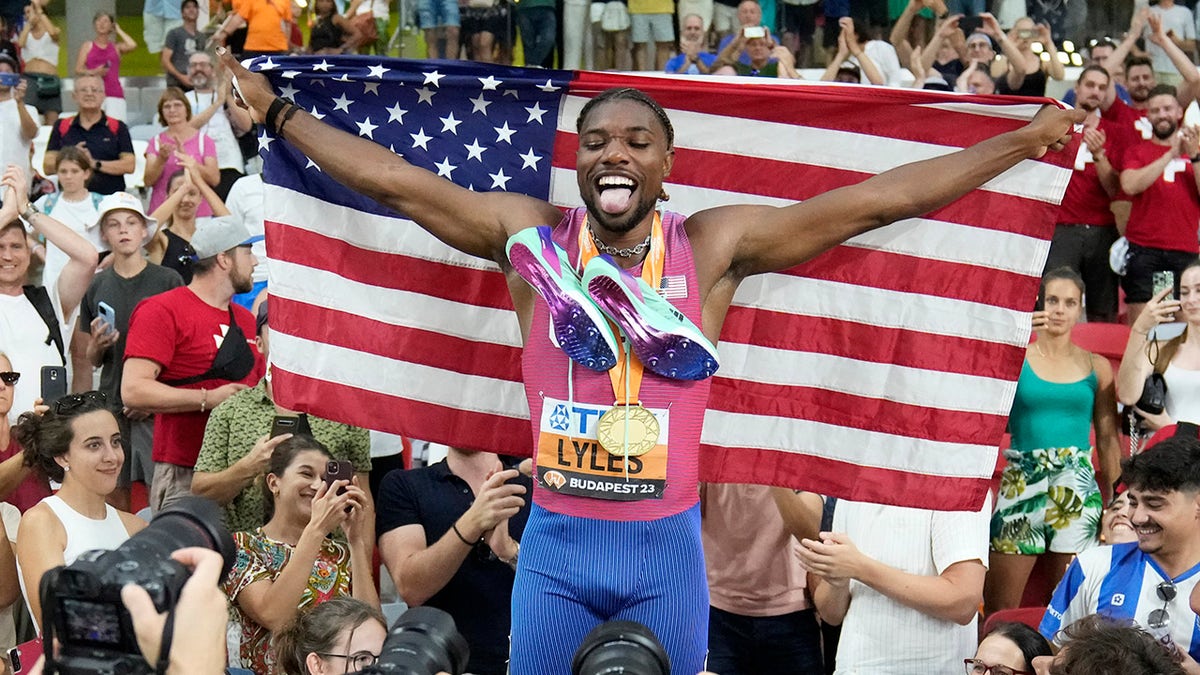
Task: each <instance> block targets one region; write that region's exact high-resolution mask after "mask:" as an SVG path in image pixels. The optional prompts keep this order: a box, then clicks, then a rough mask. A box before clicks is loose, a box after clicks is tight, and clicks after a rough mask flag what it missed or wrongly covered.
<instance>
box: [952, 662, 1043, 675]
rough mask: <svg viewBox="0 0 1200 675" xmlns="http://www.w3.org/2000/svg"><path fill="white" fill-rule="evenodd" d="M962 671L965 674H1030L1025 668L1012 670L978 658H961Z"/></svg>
mask: <svg viewBox="0 0 1200 675" xmlns="http://www.w3.org/2000/svg"><path fill="white" fill-rule="evenodd" d="M963 665H964V668H963V672H964V673H966V674H967V675H1031V673H1029V672H1028V671H1025V670H1013V669H1012V668H1009V667H1008V666H989V665H988V664H986V663H984V662H983V661H980V660H979V659H963Z"/></svg>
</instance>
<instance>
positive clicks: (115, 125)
mask: <svg viewBox="0 0 1200 675" xmlns="http://www.w3.org/2000/svg"><path fill="white" fill-rule="evenodd" d="M105 119H107V120H108V130H109V131H111V132H112V134H113V136H116V135H117V131H118V130H120V128H121V120H118V119H114V118H112V117H105Z"/></svg>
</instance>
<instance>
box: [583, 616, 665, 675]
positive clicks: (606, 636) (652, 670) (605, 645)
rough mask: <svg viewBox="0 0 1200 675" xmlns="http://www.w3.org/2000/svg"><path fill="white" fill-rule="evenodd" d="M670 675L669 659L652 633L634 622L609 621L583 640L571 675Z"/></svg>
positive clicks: (593, 630)
mask: <svg viewBox="0 0 1200 675" xmlns="http://www.w3.org/2000/svg"><path fill="white" fill-rule="evenodd" d="M601 673H625V675H670V673H671V659H670V658H669V657H668V656H667V650H666V649H664V648H663V646H662V643H661V642H659V641H658V638H657V637H656V636H655V635H654V632H653V631H651V630H650V629H649V628H647V627H645V626H643V625H642V624H640V623H638V622H636V621H608V622H606V623H602V624H600V625H599V626H596V627H595V628H593V629H592V632H590V633H588V634H587V637H585V638H583V642H582V643H580V645H579V649H577V650H576V651H575V658H573V659H571V675H600V674H601Z"/></svg>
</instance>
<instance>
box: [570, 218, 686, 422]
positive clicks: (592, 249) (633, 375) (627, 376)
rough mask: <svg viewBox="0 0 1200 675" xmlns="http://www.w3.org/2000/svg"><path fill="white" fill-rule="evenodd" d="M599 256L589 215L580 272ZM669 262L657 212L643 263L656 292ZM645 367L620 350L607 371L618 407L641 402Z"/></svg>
mask: <svg viewBox="0 0 1200 675" xmlns="http://www.w3.org/2000/svg"><path fill="white" fill-rule="evenodd" d="M598 255H600V251H599V250H597V248H596V244H595V242H593V241H592V234H591V228H590V227H589V226H588V220H587V216H584V218H583V226H582V227H580V228H579V263H580V267H581V269H582V268H583V267H587V264H588V263H589V262H591V260H592V258H595V257H596V256H598ZM665 260H666V244H665V243H664V237H663V226H662V216H661V215H659V213H658V212H657V211H655V212H654V225H653V227H652V229H651V231H650V251H649V252H648V253H647V254H646V259H645V260H644V261H643V262H642V280H643V281H645V282H646V283H647V284H649V285H650V288H653V289H654V290H655V292H657V291H658V288H659V286H660V285H662V275H663V264H664V261H665ZM611 323H612V322H611V321H610V322H609V324H610V325H611ZM613 332H614V333H616V334H617V335H619V336H620V335H621V330H620V329H619V328H617V327H616V326H613ZM621 337H622V340H621V341H622V342H623V343H627V342H628V340H627V339H625V338H624V336H621ZM644 370H645V366H643V365H642V362H641V361H639V360H638V357H637V356H636V355H634V354H632V353H629V349H628V347H627V346H625V347H624V348H623V349H618V350H617V365H615V366H613V367H612V368H611V369H609V371H608V377H609V379H610V380H611V381H612V388H613V395H614V396H615V397H616V402H617V405H630V404H634V405H636V404H637V402H638V392H639V391H640V390H641V388H642V372H643V371H644Z"/></svg>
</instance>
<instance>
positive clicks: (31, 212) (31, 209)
mask: <svg viewBox="0 0 1200 675" xmlns="http://www.w3.org/2000/svg"><path fill="white" fill-rule="evenodd" d="M39 213H41V211H38V210H37V207H36V206H34V205H33V202H29V205H28V206H26V207H25V210H24V211H22V212H21V217H22V218H24V219H25V222H27V223H29V224H31V225H32V224H33V217H34V216H36V215H38V214H39Z"/></svg>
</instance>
